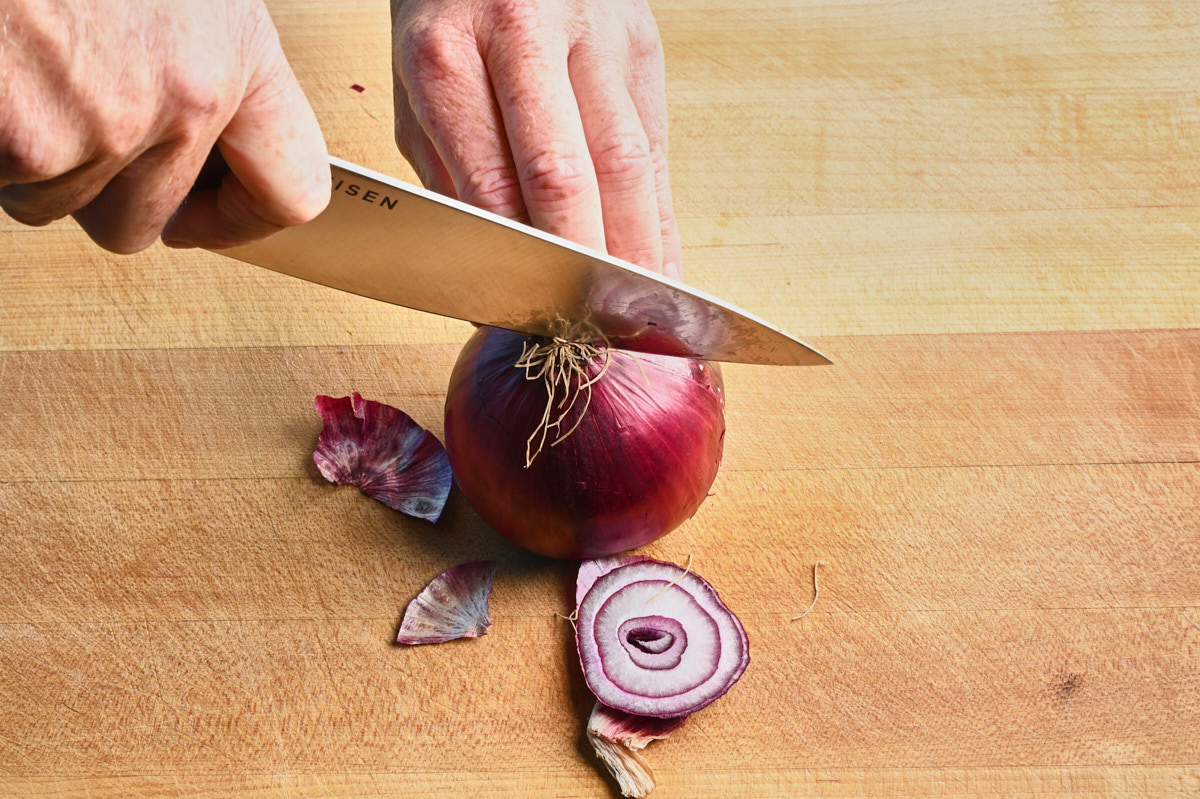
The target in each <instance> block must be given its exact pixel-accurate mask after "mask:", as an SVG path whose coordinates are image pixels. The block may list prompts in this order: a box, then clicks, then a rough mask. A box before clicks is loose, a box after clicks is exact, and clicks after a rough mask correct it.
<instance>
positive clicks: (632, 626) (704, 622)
mask: <svg viewBox="0 0 1200 799" xmlns="http://www.w3.org/2000/svg"><path fill="white" fill-rule="evenodd" d="M610 566H611V568H609V567H610ZM588 582H590V585H586V586H585V583H588ZM576 590H577V592H582V593H583V594H584V596H583V599H582V601H580V602H579V606H578V609H577V617H576V620H575V643H576V647H577V649H578V652H579V661H580V664H581V665H582V667H583V675H584V679H585V680H586V681H587V684H588V687H589V688H590V689H591V691H592V693H593V694H595V695H596V698H597V699H598V700H599V701H600V702H601V703H603V704H605V705H607V706H608V707H611V708H614V709H616V710H620V711H623V712H625V713H629V714H633V715H636V716H651V717H655V718H674V717H679V716H686V715H688V714H689V713H694V712H695V711H697V710H700V709H701V708H704V707H707V706H708V705H709V704H711V703H712V702H713V701H715V700H716V699H718V698H719V697H721V696H723V695H724V694H725V692H726V691H728V690H729V688H730V687H732V686H733V684H734V683H735V682H737V680H738V679H739V678H740V677H741V676H742V673H743V672H745V670H746V666H747V665H749V663H750V653H749V644H748V641H747V638H746V631H745V629H744V628H743V627H742V624H741V622H740V621H738V618H737V616H735V615H734V614H733V612H732V611H731V610H730V609H729V608H728V607H727V606H726V605H725V603H724V602H722V601H721V598H720V597H719V596H718V595H717V592H716V590H715V589H713V587H712V586H711V585H710V584H709V583H708V582H707V581H706V580H704V578H702V577H700V576H699V575H697V574H696V573H695V572H691V571H686V570H684V569H682V568H680V567H679V566H677V565H675V564H674V563H667V562H664V561H659V560H654V559H651V558H644V559H638V560H631V559H629V558H625V559H623V561H618V560H617V559H612V558H608V559H604V560H603V561H600V562H599V563H592V564H588V565H586V566H585V567H581V570H580V577H579V578H578V579H577V583H576Z"/></svg>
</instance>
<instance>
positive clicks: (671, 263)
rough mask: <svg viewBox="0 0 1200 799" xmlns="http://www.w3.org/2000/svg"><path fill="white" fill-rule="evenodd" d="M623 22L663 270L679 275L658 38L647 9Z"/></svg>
mask: <svg viewBox="0 0 1200 799" xmlns="http://www.w3.org/2000/svg"><path fill="white" fill-rule="evenodd" d="M627 22H628V24H629V26H630V35H629V42H630V45H629V69H628V70H627V72H628V74H627V76H626V86H627V88H628V90H629V96H630V98H631V99H632V101H633V104H634V107H635V108H636V109H637V114H638V118H639V119H640V120H641V123H642V129H643V130H644V131H645V133H646V139H647V141H648V142H649V145H650V159H651V161H652V162H653V164H654V184H655V196H656V201H657V203H658V223H659V229H660V234H661V239H662V263H663V273H664V274H665V275H667V276H668V277H673V278H681V277H682V276H683V248H682V245H681V242H680V236H679V224H678V222H677V221H676V217H675V204H674V200H673V198H672V194H671V180H670V174H669V170H668V168H667V161H668V159H667V139H668V136H667V131H668V120H667V91H666V66H665V59H664V56H663V47H662V39H661V37H660V36H659V32H658V26H657V24H656V23H655V21H654V18H653V16H651V14H650V13H649V9H645V11H644V13H643V14H640V15H634V14H631V15H629V16H628V17H627Z"/></svg>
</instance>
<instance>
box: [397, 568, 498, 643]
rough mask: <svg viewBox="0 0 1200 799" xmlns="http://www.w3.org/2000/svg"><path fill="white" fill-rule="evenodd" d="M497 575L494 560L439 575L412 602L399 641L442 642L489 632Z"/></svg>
mask: <svg viewBox="0 0 1200 799" xmlns="http://www.w3.org/2000/svg"><path fill="white" fill-rule="evenodd" d="M495 577H496V565H495V564H494V563H493V562H492V561H490V560H480V561H472V562H470V563H461V564H459V565H458V566H455V567H453V568H451V569H447V570H446V571H444V572H442V573H441V574H439V575H438V576H437V577H434V578H433V580H431V581H430V583H429V585H427V586H425V589H424V590H423V591H421V593H420V594H418V595H417V598H416V599H414V600H413V601H412V602H410V603H408V608H407V609H406V610H405V611H404V619H403V620H402V621H401V622H400V631H399V633H398V634H397V635H396V643H398V644H408V645H416V644H442V643H445V642H446V641H453V640H455V639H458V638H478V637H479V636H481V635H487V631H488V628H489V627H490V626H491V625H492V620H491V618H490V617H489V615H488V597H489V596H491V593H492V582H493V580H494V579H495Z"/></svg>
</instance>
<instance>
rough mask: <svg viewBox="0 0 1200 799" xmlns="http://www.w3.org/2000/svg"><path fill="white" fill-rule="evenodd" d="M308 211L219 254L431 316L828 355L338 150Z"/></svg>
mask: <svg viewBox="0 0 1200 799" xmlns="http://www.w3.org/2000/svg"><path fill="white" fill-rule="evenodd" d="M330 164H331V167H332V170H333V197H332V199H331V200H330V203H329V207H328V208H326V209H325V211H323V212H322V213H321V214H320V215H319V216H318V217H317V218H316V219H314V220H312V221H311V222H308V223H306V224H303V225H298V226H296V227H291V228H288V229H286V230H283V231H281V232H279V233H276V234H275V235H273V236H271V237H269V238H266V239H263V240H262V241H259V242H256V243H254V244H247V245H244V246H240V247H233V248H229V249H224V250H218V251H217V252H220V253H221V254H223V255H228V256H230V257H232V258H236V259H238V260H240V261H245V262H247V263H251V264H256V265H258V266H262V267H266V268H267V269H272V270H274V271H276V272H282V273H284V274H288V275H293V276H295V277H299V278H303V279H304V280H309V281H312V282H314V283H320V284H322V285H325V286H330V287H333V288H336V289H341V290H342V291H348V292H351V293H354V294H360V295H362V296H365V297H371V298H373V299H376V300H382V301H384V302H388V303H393V304H395V305H403V306H405V307H407V308H415V309H417V310H421V311H428V312H430V313H435V314H439V315H441V316H448V317H453V318H456V319H463V320H466V321H469V322H476V323H479V324H484V325H491V326H494V327H503V328H508V329H510V330H516V331H519V332H522V333H532V334H536V335H564V336H574V337H585V338H591V339H595V340H601V339H603V340H605V341H607V342H608V343H609V344H610V345H611V346H615V347H619V348H622V349H629V350H635V351H640V352H652V353H660V354H667V355H685V356H691V357H699V358H706V359H711V360H718V361H740V362H745V363H762V364H789V365H813V364H827V363H829V360H828V359H827V358H826V357H825V356H823V355H821V354H820V353H819V352H817V351H816V350H814V349H812V348H811V347H808V346H807V345H805V344H803V343H801V342H800V341H798V340H796V339H795V338H792V337H791V336H789V335H788V334H786V333H784V332H783V331H781V330H779V329H777V328H775V327H772V326H771V325H769V324H767V323H766V322H764V321H762V320H761V319H758V318H756V317H754V316H751V315H750V314H748V313H746V312H745V311H742V310H739V309H738V308H735V307H733V306H732V305H729V304H728V303H725V302H722V301H721V300H718V299H716V298H715V297H711V296H709V295H707V294H704V293H702V292H699V291H696V290H695V289H692V288H689V287H688V286H685V285H684V284H682V283H680V282H678V281H675V280H671V279H668V278H665V277H663V276H661V275H658V274H655V273H653V272H650V271H649V270H646V269H643V268H641V267H638V266H635V265H633V264H629V263H625V262H624V261H620V260H618V259H616V258H612V257H610V256H608V255H606V254H604V253H599V252H596V251H594V250H590V249H588V248H586V247H581V246H579V245H577V244H574V243H572V242H570V241H567V240H566V239H562V238H559V237H557V236H552V235H550V234H547V233H543V232H542V231H539V230H537V229H535V228H532V227H529V226H528V225H523V224H520V223H517V222H513V221H510V220H508V219H505V218H503V217H501V216H498V215H496V214H492V213H488V212H486V211H482V210H480V209H477V208H473V207H471V206H469V205H466V204H465V203H462V202H459V201H457V200H452V199H448V198H446V197H443V196H441V195H439V194H435V193H433V192H430V191H427V190H425V189H422V188H420V187H417V186H413V185H410V184H407V183H404V182H402V181H398V180H395V179H393V178H389V177H387V176H385V175H381V174H379V173H376V172H372V171H370V170H368V169H364V168H362V167H360V166H355V165H354V164H351V163H348V162H346V161H343V160H341V159H338V158H331V159H330Z"/></svg>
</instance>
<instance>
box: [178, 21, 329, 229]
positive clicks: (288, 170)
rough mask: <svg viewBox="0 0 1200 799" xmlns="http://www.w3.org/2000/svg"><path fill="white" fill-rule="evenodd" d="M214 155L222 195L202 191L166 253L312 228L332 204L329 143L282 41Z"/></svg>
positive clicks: (269, 53)
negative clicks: (220, 169)
mask: <svg viewBox="0 0 1200 799" xmlns="http://www.w3.org/2000/svg"><path fill="white" fill-rule="evenodd" d="M254 74H255V78H254V80H252V82H251V83H250V85H249V86H248V87H247V89H246V93H245V95H244V96H243V98H242V102H241V105H239V106H238V109H237V111H236V112H234V115H233V117H232V118H231V119H230V121H229V124H228V125H226V127H225V130H224V131H222V133H221V135H220V137H219V138H218V140H217V147H218V148H219V150H220V152H221V156H222V157H223V158H224V160H225V163H226V165H227V166H228V167H229V173H228V174H227V175H225V177H224V179H223V180H222V182H221V185H220V187H219V188H215V189H213V188H209V189H197V190H196V191H193V192H192V193H191V194H190V195H189V196H188V198H187V200H186V201H185V202H184V204H183V205H182V206H181V207H180V209H179V211H178V213H176V214H175V216H174V218H173V219H172V220H171V221H170V223H169V224H168V225H167V226H166V228H165V229H164V230H163V234H162V238H163V241H164V242H165V243H167V244H168V246H175V247H184V246H200V247H233V246H236V245H238V244H245V243H248V242H251V241H256V240H258V239H262V238H265V237H267V236H269V235H271V234H272V233H275V232H277V231H279V230H281V229H283V228H285V227H289V226H291V225H299V224H303V223H304V222H307V221H309V220H310V219H312V218H313V217H315V216H317V214H319V213H321V211H323V210H324V209H325V206H326V205H328V203H329V192H330V170H329V155H328V153H327V151H326V149H325V139H324V137H323V136H322V135H321V129H320V126H319V125H318V124H317V118H316V115H315V114H313V110H312V107H311V106H310V105H309V103H308V99H307V98H306V97H305V96H304V91H303V90H302V89H301V88H300V83H299V81H297V80H296V76H295V74H294V73H293V72H292V69H291V67H290V66H288V63H287V60H286V59H285V58H284V55H283V50H282V49H281V48H280V46H279V40H278V37H277V34H275V33H274V30H272V40H271V42H270V46H269V47H268V48H267V49H266V56H265V58H264V62H263V63H260V65H259V68H258V69H256V70H255V73H254Z"/></svg>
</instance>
